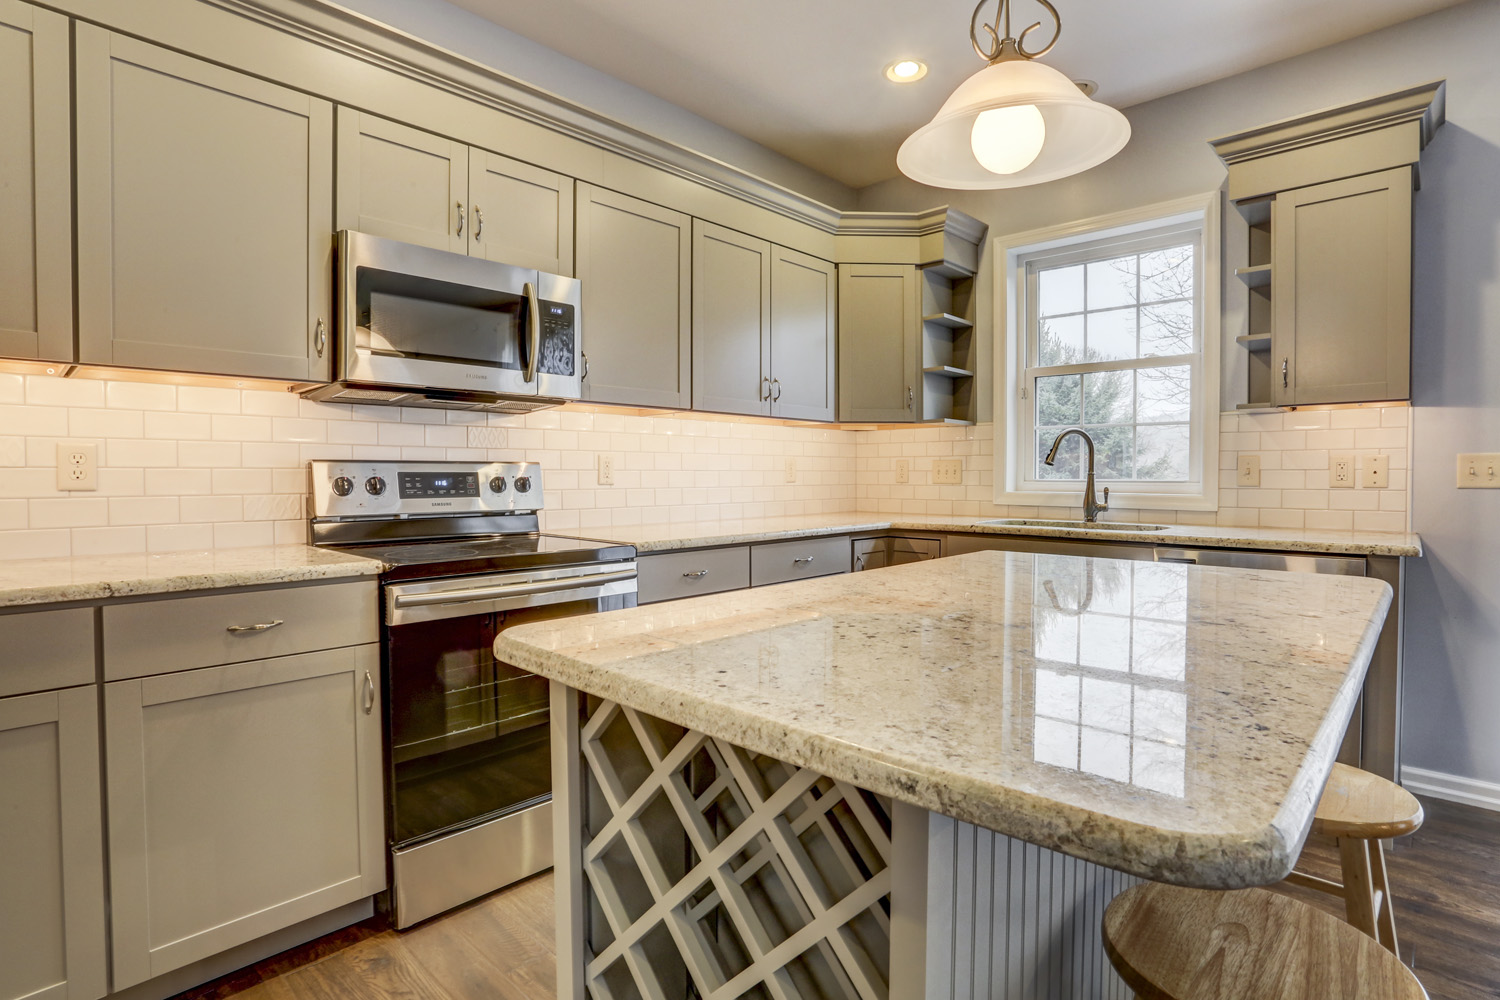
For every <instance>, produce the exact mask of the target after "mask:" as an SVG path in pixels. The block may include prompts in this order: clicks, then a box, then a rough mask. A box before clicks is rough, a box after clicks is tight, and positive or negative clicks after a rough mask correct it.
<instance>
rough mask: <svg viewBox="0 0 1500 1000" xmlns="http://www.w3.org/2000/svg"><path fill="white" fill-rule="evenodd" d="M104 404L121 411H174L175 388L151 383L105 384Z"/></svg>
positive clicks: (175, 407) (175, 401)
mask: <svg viewBox="0 0 1500 1000" xmlns="http://www.w3.org/2000/svg"><path fill="white" fill-rule="evenodd" d="M104 402H105V405H106V406H111V407H115V408H117V409H121V410H175V409H177V387H176V386H175V385H156V384H154V383H151V382H106V383H105V384H104Z"/></svg>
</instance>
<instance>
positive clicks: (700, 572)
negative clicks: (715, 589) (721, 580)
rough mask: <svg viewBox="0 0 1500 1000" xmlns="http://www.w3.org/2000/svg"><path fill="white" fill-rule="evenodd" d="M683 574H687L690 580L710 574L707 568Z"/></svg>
mask: <svg viewBox="0 0 1500 1000" xmlns="http://www.w3.org/2000/svg"><path fill="white" fill-rule="evenodd" d="M682 575H683V576H685V577H687V578H688V579H689V580H697V579H700V578H701V577H705V576H707V575H708V570H706V569H700V570H698V571H696V572H693V573H684V574H682Z"/></svg>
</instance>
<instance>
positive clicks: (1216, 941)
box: [1104, 882, 1427, 1000]
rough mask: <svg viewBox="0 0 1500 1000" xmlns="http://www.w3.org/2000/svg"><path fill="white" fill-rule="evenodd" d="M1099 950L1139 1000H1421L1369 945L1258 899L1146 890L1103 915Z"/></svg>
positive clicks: (1402, 970) (1289, 902) (1315, 912)
mask: <svg viewBox="0 0 1500 1000" xmlns="http://www.w3.org/2000/svg"><path fill="white" fill-rule="evenodd" d="M1104 950H1105V953H1106V954H1108V955H1109V960H1110V963H1111V964H1112V965H1113V966H1114V967H1115V971H1116V972H1118V973H1119V974H1120V978H1122V979H1124V980H1125V982H1126V984H1127V985H1128V986H1129V987H1130V988H1131V989H1132V990H1134V991H1135V993H1136V996H1138V997H1143V998H1146V1000H1269V998H1273V997H1274V998H1275V1000H1345V998H1347V1000H1356V998H1357V1000H1426V997H1427V991H1426V990H1424V989H1422V984H1421V983H1419V982H1417V978H1416V977H1415V976H1413V975H1412V974H1411V970H1410V969H1408V968H1407V967H1406V966H1404V965H1402V964H1401V961H1400V960H1399V959H1398V958H1396V956H1395V955H1392V954H1391V953H1390V952H1388V951H1386V950H1385V949H1384V948H1382V947H1381V946H1380V943H1379V942H1378V941H1376V940H1375V939H1374V938H1371V937H1369V936H1367V935H1365V934H1361V933H1360V932H1359V931H1357V930H1355V929H1354V928H1353V927H1351V926H1349V925H1348V924H1346V923H1344V922H1343V921H1342V920H1339V919H1338V918H1337V917H1334V916H1330V915H1329V914H1327V913H1324V912H1323V911H1322V910H1319V909H1318V908H1317V907H1315V906H1312V905H1310V904H1308V903H1304V902H1302V901H1300V900H1296V899H1292V898H1291V897H1290V896H1282V895H1279V894H1277V893H1274V892H1269V891H1267V890H1265V889H1236V890H1233V891H1229V892H1222V891H1217V890H1211V889H1184V888H1182V887H1180V886H1174V885H1162V884H1160V883H1157V882H1143V883H1141V884H1139V885H1135V886H1132V887H1131V888H1129V889H1126V890H1125V891H1124V892H1122V893H1120V895H1118V896H1116V897H1115V899H1114V901H1113V902H1111V903H1110V904H1109V907H1108V908H1107V909H1106V910H1105V911H1104Z"/></svg>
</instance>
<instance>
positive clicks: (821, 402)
mask: <svg viewBox="0 0 1500 1000" xmlns="http://www.w3.org/2000/svg"><path fill="white" fill-rule="evenodd" d="M771 250H772V253H771V357H770V362H771V367H770V373H771V381H772V386H771V414H772V416H777V417H786V418H789V419H794V420H832V419H833V418H834V405H835V400H836V397H837V388H838V369H837V356H838V355H837V350H838V275H837V273H836V269H835V268H834V266H833V265H832V264H830V263H829V262H828V261H826V260H820V259H819V258H817V257H810V256H808V255H807V254H805V253H798V252H797V251H795V250H788V249H786V248H785V247H772V248H771Z"/></svg>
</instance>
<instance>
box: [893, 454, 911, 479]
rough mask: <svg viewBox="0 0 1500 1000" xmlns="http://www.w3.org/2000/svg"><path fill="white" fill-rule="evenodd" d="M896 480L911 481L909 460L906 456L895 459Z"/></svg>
mask: <svg viewBox="0 0 1500 1000" xmlns="http://www.w3.org/2000/svg"><path fill="white" fill-rule="evenodd" d="M896 482H898V483H909V482H911V460H910V459H907V458H898V459H896Z"/></svg>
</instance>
